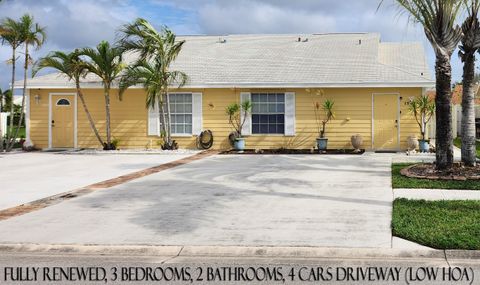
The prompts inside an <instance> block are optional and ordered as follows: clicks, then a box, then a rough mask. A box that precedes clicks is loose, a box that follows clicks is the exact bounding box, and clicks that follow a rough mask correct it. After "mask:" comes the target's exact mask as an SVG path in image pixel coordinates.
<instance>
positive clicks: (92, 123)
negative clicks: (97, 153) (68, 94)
mask: <svg viewBox="0 0 480 285" xmlns="http://www.w3.org/2000/svg"><path fill="white" fill-rule="evenodd" d="M75 85H76V87H77V95H78V98H80V101H82V106H83V109H84V110H85V114H86V115H87V119H88V122H89V123H90V128H91V129H92V131H93V133H94V134H95V137H97V140H98V142H99V143H100V145H101V146H102V147H103V146H104V144H103V140H102V138H101V137H100V134H99V133H98V130H97V127H96V126H95V122H94V121H93V118H92V115H91V114H90V111H89V110H88V107H87V104H86V103H85V98H84V97H83V93H82V90H81V89H80V82H79V81H78V80H76V82H75Z"/></svg>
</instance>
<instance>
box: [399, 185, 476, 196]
mask: <svg viewBox="0 0 480 285" xmlns="http://www.w3.org/2000/svg"><path fill="white" fill-rule="evenodd" d="M479 183H480V182H479ZM393 194H394V198H395V199H397V198H407V199H423V200H430V201H433V200H480V191H479V190H445V189H401V188H399V189H394V190H393Z"/></svg>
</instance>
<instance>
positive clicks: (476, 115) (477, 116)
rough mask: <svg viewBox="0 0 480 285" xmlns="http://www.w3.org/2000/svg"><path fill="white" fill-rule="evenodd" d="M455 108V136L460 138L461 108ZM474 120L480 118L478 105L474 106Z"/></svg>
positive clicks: (459, 106) (457, 106) (458, 106)
mask: <svg viewBox="0 0 480 285" xmlns="http://www.w3.org/2000/svg"><path fill="white" fill-rule="evenodd" d="M455 108H456V114H457V122H456V126H457V132H456V134H457V135H458V136H461V135H462V106H461V105H456V106H455ZM454 110H455V109H454ZM475 118H480V106H479V105H477V106H475Z"/></svg>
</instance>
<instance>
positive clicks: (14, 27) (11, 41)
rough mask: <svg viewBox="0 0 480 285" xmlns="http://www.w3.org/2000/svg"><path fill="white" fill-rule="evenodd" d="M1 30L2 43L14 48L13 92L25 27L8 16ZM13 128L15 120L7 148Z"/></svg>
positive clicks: (12, 110) (12, 60)
mask: <svg viewBox="0 0 480 285" xmlns="http://www.w3.org/2000/svg"><path fill="white" fill-rule="evenodd" d="M0 31H1V34H0V36H1V40H2V44H7V45H9V46H10V47H11V49H12V58H11V59H10V60H9V61H8V62H9V63H10V64H12V78H11V79H12V80H11V85H10V90H11V92H12V94H13V86H14V83H15V72H16V64H17V49H18V48H19V47H20V46H21V45H22V44H23V43H24V41H25V35H24V33H23V31H24V29H23V27H22V24H21V22H19V21H15V20H14V19H12V18H6V19H4V20H3V21H2V23H1V24H0ZM10 114H14V109H13V104H12V105H11V106H10ZM12 117H13V115H12ZM12 130H13V120H10V131H8V132H6V137H7V149H8V142H9V141H10V138H11V137H12Z"/></svg>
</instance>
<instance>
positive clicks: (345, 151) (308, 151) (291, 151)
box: [220, 148, 365, 155]
mask: <svg viewBox="0 0 480 285" xmlns="http://www.w3.org/2000/svg"><path fill="white" fill-rule="evenodd" d="M364 152H365V150H364V149H362V150H360V151H354V150H353V149H329V150H326V151H321V152H319V151H318V150H311V149H284V148H281V149H256V150H255V149H246V150H244V151H238V150H226V151H222V152H220V154H317V155H319V154H320V155H321V154H352V155H361V154H363V153H364Z"/></svg>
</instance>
